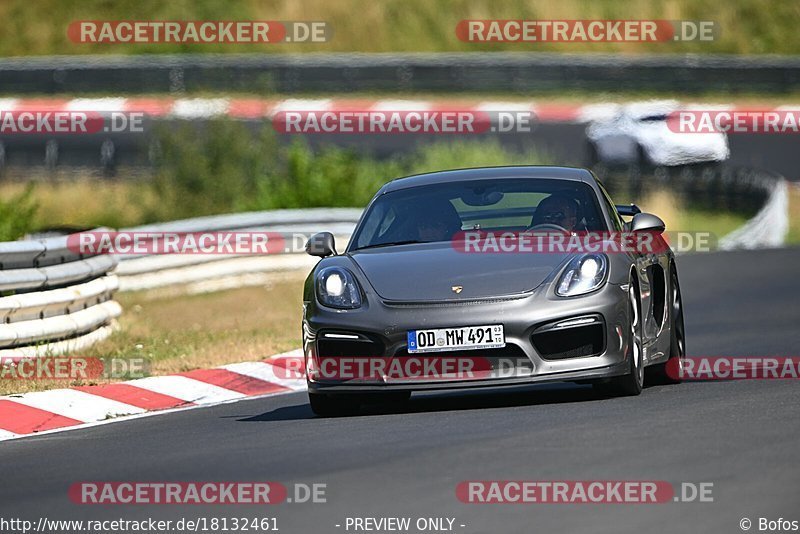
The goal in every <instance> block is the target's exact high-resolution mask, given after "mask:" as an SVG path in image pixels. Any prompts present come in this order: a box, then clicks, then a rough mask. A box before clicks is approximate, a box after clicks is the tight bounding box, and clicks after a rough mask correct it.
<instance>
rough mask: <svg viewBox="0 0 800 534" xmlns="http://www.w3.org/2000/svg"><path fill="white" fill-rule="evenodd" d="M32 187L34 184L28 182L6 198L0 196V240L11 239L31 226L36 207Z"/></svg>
mask: <svg viewBox="0 0 800 534" xmlns="http://www.w3.org/2000/svg"><path fill="white" fill-rule="evenodd" d="M33 189H34V185H33V184H29V185H28V187H26V188H25V190H24V191H22V192H21V193H19V194H16V195H14V196H12V197H10V198H8V199H7V200H3V199H2V198H0V241H13V240H15V239H18V238H19V237H21V236H22V235H24V234H25V233H26V232H29V231H30V230H31V229H32V228H33V220H34V217H35V215H36V209H37V205H36V202H35V201H34V199H33Z"/></svg>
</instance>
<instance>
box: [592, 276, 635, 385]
mask: <svg viewBox="0 0 800 534" xmlns="http://www.w3.org/2000/svg"><path fill="white" fill-rule="evenodd" d="M641 310H642V306H641V302H640V301H639V289H638V287H637V286H636V284H635V283H634V282H633V281H631V282H630V284H629V285H628V324H629V332H630V333H629V343H628V351H627V354H626V358H627V360H628V372H627V373H625V374H624V375H622V376H615V377H613V378H611V379H609V380H607V381H601V382H596V383H595V384H594V387H595V389H597V390H599V392H600V393H602V394H604V395H609V396H614V397H621V396H636V395H639V394H640V393H641V392H642V388H643V387H644V361H643V355H644V354H643V351H642V320H641V317H642V314H641Z"/></svg>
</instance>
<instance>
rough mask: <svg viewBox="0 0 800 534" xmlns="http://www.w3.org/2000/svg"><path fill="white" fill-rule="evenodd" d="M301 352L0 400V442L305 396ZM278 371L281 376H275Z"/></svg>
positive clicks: (38, 392)
mask: <svg viewBox="0 0 800 534" xmlns="http://www.w3.org/2000/svg"><path fill="white" fill-rule="evenodd" d="M302 360H303V356H302V351H301V350H300V349H298V350H294V351H291V352H286V353H283V354H278V355H275V356H272V357H270V358H268V359H266V360H263V361H257V362H243V363H233V364H229V365H223V366H221V367H216V368H214V369H197V370H194V371H188V372H186V373H180V374H177V375H167V376H152V377H147V378H140V379H137V380H130V381H128V382H116V383H111V384H102V385H96V386H81V387H75V388H70V389H53V390H49V391H37V392H32V393H23V394H19V395H6V396H2V397H0V441H2V440H8V439H14V438H21V437H25V436H30V435H33V434H44V433H51V432H59V431H64V430H71V429H73V428H81V427H87V426H93V425H98V424H106V423H111V422H116V421H124V420H127V419H131V418H133V417H137V416H142V415H145V414H147V415H152V414H157V413H159V412H161V413H165V412H168V411H175V410H182V409H189V408H196V407H199V406H213V405H216V404H223V403H228V402H235V401H238V400H242V399H251V398H257V397H266V396H272V395H280V394H284V393H292V392H294V391H305V389H306V381H305V378H300V377H298V378H294V376H298V375H299V373H297V372H293V371H291V370H295V369H303V364H302ZM276 368H280V369H283V370H277V371H276Z"/></svg>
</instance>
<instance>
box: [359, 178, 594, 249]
mask: <svg viewBox="0 0 800 534" xmlns="http://www.w3.org/2000/svg"><path fill="white" fill-rule="evenodd" d="M530 228H533V229H537V228H538V229H542V230H552V231H558V230H568V231H602V230H605V229H606V228H607V227H606V223H605V221H604V219H603V217H602V215H601V211H600V208H599V206H598V203H597V198H596V196H595V194H594V191H593V189H592V188H591V187H589V186H588V185H587V184H585V183H583V182H577V181H565V180H553V179H540V178H531V179H520V178H513V179H492V180H474V181H458V182H447V183H442V184H431V185H424V186H417V187H410V188H408V189H400V190H397V191H392V192H389V193H386V194H384V195H381V196H380V197H379V198H377V199H376V200H375V201H374V202H373V203H372V205H371V206H370V208H369V211H368V212H367V214H366V216H365V217H364V218H363V220H362V221H361V224H360V225H359V227H358V228H357V229H356V232H355V234H354V236H353V245H352V247H351V250H357V249H362V248H372V247H388V246H392V245H400V244H410V243H430V242H438V241H448V240H450V239H452V238H453V236H454V235H455V234H456V233H457V232H459V231H461V230H486V231H524V230H527V229H530Z"/></svg>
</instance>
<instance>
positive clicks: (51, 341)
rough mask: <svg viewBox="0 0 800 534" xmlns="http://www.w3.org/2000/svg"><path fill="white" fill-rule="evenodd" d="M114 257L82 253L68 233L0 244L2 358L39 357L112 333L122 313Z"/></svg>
mask: <svg viewBox="0 0 800 534" xmlns="http://www.w3.org/2000/svg"><path fill="white" fill-rule="evenodd" d="M116 264H117V260H116V258H114V257H113V256H107V255H103V256H88V257H87V256H82V255H79V254H76V253H75V252H73V251H71V250H69V248H68V247H67V237H66V236H61V237H51V238H47V239H38V240H25V241H12V242H5V243H0V293H1V294H2V295H3V296H1V297H0V319H2V324H0V358H2V359H4V360H5V359H9V358H20V357H36V356H42V355H46V354H59V353H62V352H67V351H71V350H77V349H80V348H82V347H85V346H87V345H89V344H91V343H94V342H95V341H97V340H99V339H102V338H104V337H106V336H108V335H109V334H110V333H111V331H112V329H113V326H114V319H115V318H116V317H118V316H119V315H120V313H121V312H122V310H121V308H120V306H119V304H117V302H115V301H114V300H113V295H114V292H115V291H116V290H117V288H118V285H119V281H118V279H117V276H116V275H114V274H109V273H111V272H112V271H113V269H114V267H115V266H116Z"/></svg>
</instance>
